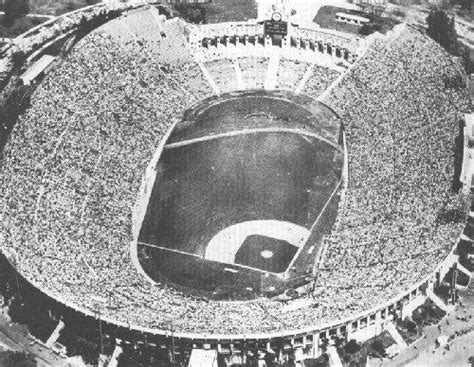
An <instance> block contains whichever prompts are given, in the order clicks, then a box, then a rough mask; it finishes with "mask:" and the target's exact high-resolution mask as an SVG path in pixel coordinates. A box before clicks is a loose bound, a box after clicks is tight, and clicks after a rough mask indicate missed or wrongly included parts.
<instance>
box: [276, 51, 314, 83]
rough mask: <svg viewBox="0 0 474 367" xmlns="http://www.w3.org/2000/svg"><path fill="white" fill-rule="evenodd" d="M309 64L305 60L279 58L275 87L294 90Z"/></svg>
mask: <svg viewBox="0 0 474 367" xmlns="http://www.w3.org/2000/svg"><path fill="white" fill-rule="evenodd" d="M309 66H310V64H309V63H307V62H300V61H294V60H289V59H283V58H282V59H281V60H280V67H279V69H278V74H277V78H278V83H277V89H286V90H294V89H295V87H296V86H297V85H298V84H299V82H300V81H301V79H303V76H304V74H305V72H306V70H307V69H308V67H309Z"/></svg>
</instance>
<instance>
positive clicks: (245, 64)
mask: <svg viewBox="0 0 474 367" xmlns="http://www.w3.org/2000/svg"><path fill="white" fill-rule="evenodd" d="M123 21H124V20H123V19H118V20H114V21H113V22H116V26H117V27H119V28H120V27H121V23H120V22H123ZM111 24H112V23H111ZM167 25H168V22H165V23H163V31H164V32H165V33H166V32H167ZM110 26H111V25H109V26H108V28H101V29H99V30H97V31H95V32H93V33H92V34H90V35H88V36H86V37H85V38H84V39H83V40H82V41H81V42H80V43H79V44H78V45H77V46H76V48H75V49H74V50H73V52H72V53H71V54H70V55H69V56H68V58H67V59H66V60H65V62H63V63H62V64H61V65H60V66H58V68H57V69H55V70H54V71H52V74H51V75H50V76H49V77H48V78H46V80H45V81H44V82H43V84H42V85H41V86H40V87H39V89H38V90H37V91H36V93H35V94H34V96H33V97H32V107H31V108H30V109H29V111H28V112H27V114H26V115H25V116H24V117H23V118H22V119H21V121H20V122H19V123H18V124H17V126H16V127H15V129H14V131H13V133H12V136H11V141H10V143H9V144H8V145H7V147H6V148H5V151H4V156H3V161H2V166H1V173H0V182H1V185H0V209H1V210H0V235H1V239H2V240H1V241H0V249H1V250H2V251H4V252H5V253H8V254H10V259H11V260H12V261H13V262H15V263H16V266H17V268H18V270H19V271H20V272H21V273H22V274H23V275H24V276H25V277H26V278H27V279H29V280H30V281H31V282H32V283H34V284H35V285H36V286H37V287H39V288H41V289H42V290H44V291H45V292H48V293H49V294H51V295H53V296H54V297H55V298H57V299H59V300H61V301H62V302H66V303H68V304H71V305H75V307H79V308H81V309H83V310H88V311H89V312H91V313H93V312H95V311H96V307H97V306H96V305H95V301H94V299H95V296H100V297H102V298H104V299H105V300H106V301H105V304H104V305H103V309H102V311H101V314H102V317H103V319H109V320H116V321H119V322H122V323H124V324H126V325H130V326H131V327H137V326H139V327H143V328H151V329H154V328H155V329H173V330H174V331H175V332H194V333H202V334H208V335H209V334H212V333H220V334H230V333H242V334H244V333H245V334H249V333H262V332H272V331H282V330H285V329H298V328H301V327H308V326H310V325H317V324H322V323H325V322H330V321H336V320H338V319H340V318H342V317H347V316H349V315H351V314H353V313H355V312H361V311H363V310H365V309H368V308H371V307H373V306H374V305H376V304H381V303H382V302H384V301H387V300H389V299H390V298H391V297H393V296H395V295H396V294H398V293H399V292H401V291H402V290H404V289H406V288H407V287H409V286H410V285H411V284H413V283H414V282H416V281H418V280H420V279H422V278H423V277H424V276H426V275H427V274H428V273H429V272H431V271H433V269H434V268H435V266H436V265H437V264H438V263H439V262H440V261H441V260H442V259H443V256H444V255H445V254H446V253H447V252H448V251H449V250H450V248H451V247H452V246H453V244H454V243H455V241H456V239H457V236H458V235H459V234H460V232H461V229H462V226H463V223H462V222H461V221H459V220H456V221H452V220H449V218H450V215H451V213H453V212H456V211H459V210H462V208H461V204H462V198H460V197H459V196H458V195H457V194H456V193H455V192H452V191H451V184H452V182H453V180H454V179H457V178H456V177H454V175H453V169H454V168H453V167H454V153H453V152H454V144H455V140H456V136H457V134H458V130H459V129H458V124H459V123H460V121H461V112H462V111H463V109H465V108H466V104H467V94H466V91H465V89H463V88H446V87H445V84H444V80H445V79H444V78H446V77H448V78H450V77H455V76H456V75H457V74H458V73H460V72H461V68H460V66H459V65H458V63H457V61H454V60H453V59H452V58H451V57H450V56H449V55H447V54H446V53H445V52H444V51H443V50H442V49H441V48H440V47H438V46H437V45H436V44H434V42H432V41H430V40H429V39H428V38H427V37H425V36H424V35H422V34H421V33H419V32H418V31H416V30H413V29H411V28H407V29H406V30H405V31H403V32H402V33H401V34H400V35H399V36H398V37H397V38H396V39H395V40H394V41H393V42H391V43H390V44H389V45H386V44H385V43H384V42H383V41H381V42H378V43H376V44H374V45H373V47H372V48H371V50H370V51H369V52H368V54H367V55H366V57H365V58H364V59H362V60H360V61H359V63H358V65H356V66H355V67H354V68H353V69H351V71H350V72H349V73H348V74H347V76H346V77H345V78H344V79H343V80H342V82H341V84H340V85H338V86H337V87H336V88H335V89H334V90H333V91H332V93H331V94H330V95H329V96H328V98H327V100H326V101H325V102H326V103H327V104H329V105H330V106H332V107H333V108H334V109H335V110H337V111H338V112H339V114H340V115H341V117H342V120H343V122H344V124H345V129H346V135H347V142H348V150H349V167H350V180H349V186H348V188H347V191H346V193H345V198H346V205H345V206H343V208H344V210H342V211H341V213H340V214H339V218H338V222H337V226H336V227H335V228H334V231H333V233H332V234H331V236H330V237H328V238H327V239H326V241H327V243H328V244H329V246H328V250H327V254H326V257H325V261H324V263H323V267H322V268H321V269H320V270H319V275H318V277H317V283H316V287H315V290H314V292H315V294H317V307H316V306H315V307H305V308H301V309H296V310H293V311H289V312H285V313H282V312H281V311H282V308H283V307H284V305H283V304H282V303H280V302H277V301H275V300H271V299H265V298H262V299H256V300H253V301H246V302H230V301H222V302H220V301H209V300H206V299H202V298H199V297H195V296H191V295H188V294H184V293H182V292H180V291H178V290H176V289H175V288H173V287H171V286H169V285H167V284H151V283H149V282H148V280H146V279H145V278H144V277H142V276H141V275H140V273H139V272H138V271H137V269H136V268H135V266H134V264H133V263H132V260H131V256H130V242H131V241H132V238H131V227H132V223H131V208H132V207H133V206H134V204H135V202H136V200H137V193H138V189H139V186H140V183H141V180H142V178H143V173H144V172H145V170H146V167H147V165H148V164H149V162H150V159H151V157H152V156H153V153H154V151H155V149H156V147H157V145H158V142H159V141H160V140H161V139H162V138H163V136H164V135H165V134H166V132H167V130H168V129H169V128H170V126H171V124H172V122H173V121H175V119H176V118H179V117H180V116H181V115H182V113H183V112H184V111H185V110H186V109H188V108H190V107H192V106H193V105H194V104H196V103H197V102H198V101H199V100H202V99H203V98H206V97H208V96H210V95H211V94H212V89H211V88H210V87H209V86H208V85H207V84H206V83H205V80H204V79H203V78H202V76H200V73H199V67H198V65H197V64H196V63H194V64H193V58H192V55H191V51H190V50H189V49H188V48H187V47H186V42H185V40H184V36H183V35H182V34H181V35H180V34H178V33H176V34H174V36H173V37H166V41H165V42H163V43H160V42H148V41H147V40H145V39H142V38H141V37H140V36H139V35H136V37H135V36H133V37H131V38H130V39H128V40H127V41H121V39H120V37H115V36H114V35H112V34H111V33H110V32H109V30H110ZM169 26H170V27H173V29H176V27H177V25H176V23H173V22H172V21H171V22H170V23H169ZM168 34H173V32H168ZM173 55H174V56H173ZM174 57H175V58H174ZM240 67H241V69H242V74H243V77H244V83H245V84H246V85H249V84H248V83H249V82H250V81H253V82H254V83H263V79H262V78H261V75H262V73H264V71H265V70H266V68H267V66H266V64H265V61H264V60H260V59H250V58H249V59H243V60H240ZM263 75H264V74H263ZM320 75H321V74H320V73H319V72H318V73H315V74H313V76H312V80H313V81H314V83H315V85H319V83H321V82H320V81H319V80H318V78H319V77H320ZM256 76H258V77H259V78H258V79H257V78H256ZM256 80H257V81H256ZM258 80H260V82H258ZM324 85H328V83H325V84H324ZM256 86H257V87H258V85H256ZM320 89H321V88H320V87H318V88H310V89H308V94H311V93H315V94H319V90H320ZM315 97H317V96H316V95H315ZM441 217H443V220H441ZM445 217H447V219H448V220H446V218H445ZM456 218H457V217H456Z"/></svg>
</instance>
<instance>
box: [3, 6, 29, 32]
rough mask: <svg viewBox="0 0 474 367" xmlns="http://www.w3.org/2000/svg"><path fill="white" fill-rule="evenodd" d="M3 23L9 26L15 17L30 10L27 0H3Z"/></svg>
mask: <svg viewBox="0 0 474 367" xmlns="http://www.w3.org/2000/svg"><path fill="white" fill-rule="evenodd" d="M4 10H5V15H4V17H3V24H4V25H5V26H6V27H11V26H12V25H13V22H14V21H15V19H17V18H19V17H21V16H22V15H25V14H28V12H29V11H30V7H29V3H28V0H5V5H4Z"/></svg>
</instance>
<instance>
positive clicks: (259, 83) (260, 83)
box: [238, 57, 269, 89]
mask: <svg viewBox="0 0 474 367" xmlns="http://www.w3.org/2000/svg"><path fill="white" fill-rule="evenodd" d="M238 61H239V65H240V68H241V70H242V79H243V82H244V85H245V87H246V88H247V89H263V88H264V84H265V76H266V74H267V68H268V63H269V59H268V58H267V57H255V58H254V57H243V58H240V59H239V60H238Z"/></svg>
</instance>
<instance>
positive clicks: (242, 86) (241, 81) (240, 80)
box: [232, 59, 245, 90]
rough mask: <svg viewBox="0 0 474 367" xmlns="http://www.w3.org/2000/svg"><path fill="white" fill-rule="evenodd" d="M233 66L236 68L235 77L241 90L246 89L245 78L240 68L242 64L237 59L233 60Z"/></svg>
mask: <svg viewBox="0 0 474 367" xmlns="http://www.w3.org/2000/svg"><path fill="white" fill-rule="evenodd" d="M232 66H233V67H234V70H235V77H236V79H237V87H238V88H239V90H244V89H245V84H244V79H243V78H242V70H241V69H240V65H239V62H238V61H237V59H234V60H232Z"/></svg>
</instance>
